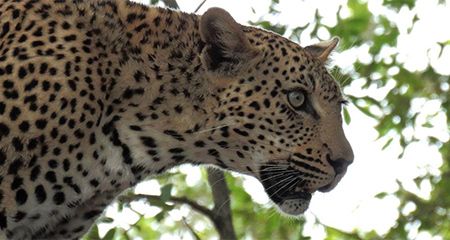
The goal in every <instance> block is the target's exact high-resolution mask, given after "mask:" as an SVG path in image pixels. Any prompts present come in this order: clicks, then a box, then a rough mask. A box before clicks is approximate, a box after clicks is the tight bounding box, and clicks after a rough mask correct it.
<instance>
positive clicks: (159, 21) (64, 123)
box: [0, 0, 354, 239]
mask: <svg viewBox="0 0 450 240" xmlns="http://www.w3.org/2000/svg"><path fill="white" fill-rule="evenodd" d="M338 41H339V39H338V38H333V39H332V40H329V41H323V42H320V43H316V44H312V45H308V46H306V47H302V46H300V45H299V44H298V43H295V42H293V41H291V40H289V39H287V38H285V37H283V36H281V35H278V34H276V33H273V32H270V31H267V30H263V29H260V28H257V27H251V26H245V25H241V24H239V23H237V22H236V21H235V20H234V19H233V17H232V16H231V15H230V14H229V13H228V12H227V11H225V10H223V9H221V8H210V9H208V10H207V11H206V12H205V13H204V14H202V15H197V14H193V13H186V12H182V11H178V10H174V9H168V8H161V7H154V6H146V5H142V4H139V3H133V2H131V1H128V0H90V1H88V0H21V1H12V0H0V92H1V94H0V238H1V239H6V238H7V239H77V238H80V237H81V236H83V234H85V233H86V232H87V231H88V230H89V228H90V226H91V225H92V224H93V223H94V221H95V220H96V219H97V218H98V217H99V216H100V215H101V214H102V212H103V211H104V209H105V208H106V207H107V206H108V205H109V204H110V203H111V202H112V201H114V199H116V198H117V196H118V195H119V194H120V193H122V192H123V191H125V190H127V189H130V188H132V187H133V186H135V185H136V184H137V183H139V182H141V181H143V180H144V179H146V178H147V177H148V176H150V175H156V174H161V173H163V172H165V171H166V170H168V169H171V168H173V167H176V166H180V165H182V164H191V165H195V166H197V165H205V166H211V167H217V168H220V169H223V170H225V171H232V172H238V173H242V174H245V175H249V176H253V177H255V178H256V179H258V180H259V181H260V182H261V184H262V186H263V187H264V189H265V191H266V193H267V195H268V196H269V198H270V200H271V201H272V202H273V203H274V205H275V206H277V208H278V209H279V211H280V212H281V213H284V214H286V215H291V216H299V215H301V214H303V213H304V212H305V211H306V210H307V209H308V206H309V204H310V201H311V198H312V195H313V194H314V193H315V192H317V191H319V192H329V191H331V190H332V189H333V188H335V186H336V185H337V184H338V182H340V180H341V179H342V177H343V176H344V175H345V174H346V172H347V168H348V166H349V165H350V164H351V163H352V162H353V159H354V155H353V151H352V148H351V146H350V143H349V141H348V140H347V138H346V136H345V133H344V130H343V126H342V125H343V123H342V116H341V112H342V108H343V105H344V104H346V102H347V100H346V98H345V96H344V95H343V93H342V91H341V88H340V87H339V84H338V83H337V81H336V80H335V79H334V78H333V77H332V76H331V74H330V73H329V71H328V68H327V66H328V65H327V62H328V59H329V58H330V54H331V53H332V52H333V50H334V49H335V48H336V46H337V44H338Z"/></svg>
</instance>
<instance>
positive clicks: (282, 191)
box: [260, 165, 312, 216]
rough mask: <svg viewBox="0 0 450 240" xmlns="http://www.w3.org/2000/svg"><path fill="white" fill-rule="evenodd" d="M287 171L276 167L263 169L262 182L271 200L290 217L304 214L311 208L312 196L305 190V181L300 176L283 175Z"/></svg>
mask: <svg viewBox="0 0 450 240" xmlns="http://www.w3.org/2000/svg"><path fill="white" fill-rule="evenodd" d="M283 172H286V169H284V170H283V169H279V168H277V167H274V166H270V165H269V166H265V167H262V168H261V175H260V178H261V182H262V184H263V186H264V190H265V191H266V193H267V195H269V198H270V199H271V200H272V201H273V202H274V203H275V204H276V205H277V206H278V208H279V209H280V210H281V211H282V212H283V213H286V214H288V215H293V216H297V215H300V214H303V213H304V212H305V211H306V210H307V209H308V206H309V203H310V201H311V197H312V194H311V193H310V192H307V191H305V190H304V181H302V179H301V178H300V177H298V176H295V175H288V176H286V174H283Z"/></svg>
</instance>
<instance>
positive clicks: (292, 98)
mask: <svg viewBox="0 0 450 240" xmlns="http://www.w3.org/2000/svg"><path fill="white" fill-rule="evenodd" d="M288 101H289V103H290V104H291V106H292V107H293V108H294V109H296V110H297V108H299V107H301V106H302V105H303V104H304V103H305V94H303V93H302V92H299V91H294V92H290V93H288Z"/></svg>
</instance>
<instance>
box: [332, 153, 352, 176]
mask: <svg viewBox="0 0 450 240" xmlns="http://www.w3.org/2000/svg"><path fill="white" fill-rule="evenodd" d="M327 161H328V163H329V164H330V165H331V166H332V167H333V168H334V171H335V172H336V175H337V174H341V173H343V172H345V171H346V170H347V167H348V165H350V164H351V162H350V161H347V160H345V159H343V158H339V159H335V160H334V159H331V158H330V155H327Z"/></svg>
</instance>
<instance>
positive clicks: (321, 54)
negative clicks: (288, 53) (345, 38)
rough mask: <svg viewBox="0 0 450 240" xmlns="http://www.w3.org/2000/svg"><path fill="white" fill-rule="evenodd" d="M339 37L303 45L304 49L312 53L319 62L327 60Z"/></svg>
mask: <svg viewBox="0 0 450 240" xmlns="http://www.w3.org/2000/svg"><path fill="white" fill-rule="evenodd" d="M338 42H339V38H338V37H335V38H333V39H331V40H330V41H327V42H321V43H317V44H313V45H310V46H307V47H305V50H307V51H308V52H310V53H312V54H313V55H314V56H315V57H316V58H317V59H319V61H320V62H321V63H325V62H326V61H327V60H328V56H329V55H330V53H331V52H332V51H333V50H334V48H336V46H337V44H338Z"/></svg>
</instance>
